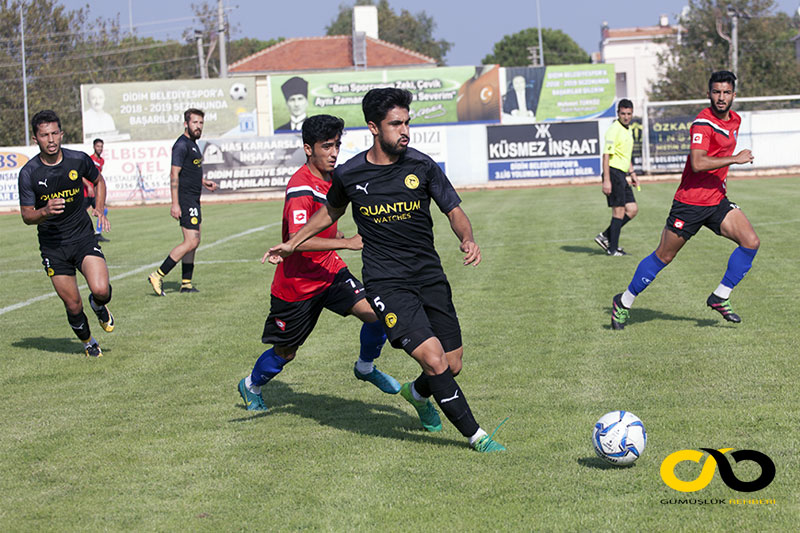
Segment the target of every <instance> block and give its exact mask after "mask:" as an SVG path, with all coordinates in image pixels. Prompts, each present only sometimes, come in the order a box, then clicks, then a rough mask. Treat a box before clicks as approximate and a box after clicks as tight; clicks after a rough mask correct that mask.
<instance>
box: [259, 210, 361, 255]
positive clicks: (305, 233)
mask: <svg viewBox="0 0 800 533" xmlns="http://www.w3.org/2000/svg"><path fill="white" fill-rule="evenodd" d="M345 209H346V208H344V207H341V208H336V207H332V206H330V205H326V206H325V209H319V210H318V211H317V212H316V213H314V214H313V215H312V216H311V218H310V219H308V222H307V223H306V225H305V226H303V227H302V228H300V231H298V232H297V233H295V234H294V235H293V236H292V237H291V238H290V239H289V240H288V241H286V242H282V243H280V244H278V245H275V246H273V247H272V248H270V249H269V250H267V253H265V254H264V257H262V258H261V263H264V262H266V261H269V262H270V263H272V264H273V265H277V264H278V263H280V262H281V261H283V258H284V257H289V256H290V255H291V254H292V253H294V251H295V250H296V249H297V247H298V246H300V245H301V244H302V243H304V242H305V241H307V240H308V239H310V238H311V237H313V236H314V235H316V234H317V233H319V232H320V231H322V230H324V229H326V228H328V227H330V226H331V225H332V224H333V223H334V222H336V221H337V220H339V217H341V216H342V215H343V214H344V212H345Z"/></svg>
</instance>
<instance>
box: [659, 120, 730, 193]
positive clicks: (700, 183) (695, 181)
mask: <svg viewBox="0 0 800 533" xmlns="http://www.w3.org/2000/svg"><path fill="white" fill-rule="evenodd" d="M741 123H742V119H741V117H740V116H739V115H738V114H736V112H735V111H731V112H730V118H728V120H720V119H718V118H717V117H716V115H714V113H713V112H712V111H711V108H709V107H707V108H705V109H703V110H702V111H701V112H700V114H699V115H697V118H695V119H694V122H692V127H691V129H690V134H691V136H692V144H691V149H692V150H705V151H706V152H707V153H708V155H709V156H710V157H730V156H732V155H733V151H734V149H736V139H737V137H738V136H739V125H740V124H741ZM690 158H691V156H689V157H687V158H686V166H684V167H683V175H682V176H681V184H680V186H679V187H678V191H677V192H676V193H675V199H676V200H677V201H679V202H682V203H684V204H690V205H704V206H708V205H717V204H719V203H720V202H721V201H722V199H723V198H725V182H726V180H727V178H728V166H724V167H722V168H718V169H716V170H707V171H704V172H695V171H693V170H692V163H691V160H690Z"/></svg>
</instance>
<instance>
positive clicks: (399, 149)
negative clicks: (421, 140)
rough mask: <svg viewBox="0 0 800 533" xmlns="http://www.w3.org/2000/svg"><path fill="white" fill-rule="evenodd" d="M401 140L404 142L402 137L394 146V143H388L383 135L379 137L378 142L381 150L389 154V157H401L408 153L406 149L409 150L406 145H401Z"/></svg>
mask: <svg viewBox="0 0 800 533" xmlns="http://www.w3.org/2000/svg"><path fill="white" fill-rule="evenodd" d="M401 140H402V137H400V139H397V142H396V143H394V144H392V143H389V142H387V141H386V139H384V138H383V136H382V135H380V136H378V142H379V143H380V145H381V150H383V152H384V153H385V154H388V155H391V156H401V155H403V154H404V153H406V149H407V148H408V145H407V144H406V145H402V144H400V141H401Z"/></svg>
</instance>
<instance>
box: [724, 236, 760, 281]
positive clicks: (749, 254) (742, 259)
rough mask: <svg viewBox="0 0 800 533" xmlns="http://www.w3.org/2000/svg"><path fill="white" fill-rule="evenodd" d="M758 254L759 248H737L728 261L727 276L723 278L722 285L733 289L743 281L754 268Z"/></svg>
mask: <svg viewBox="0 0 800 533" xmlns="http://www.w3.org/2000/svg"><path fill="white" fill-rule="evenodd" d="M756 252H758V248H756V249H755V250H753V249H752V248H745V247H743V246H739V247H738V248H736V249H735V250H734V251H733V253H731V256H730V258H729V259H728V270H726V271H725V275H724V276H723V277H722V285H725V286H726V287H730V288H731V289H732V288H734V287H735V286H736V285H737V284H738V283H739V282H740V281H742V278H743V277H744V275H745V274H747V271H748V270H750V267H752V266H753V259H754V258H755V256H756Z"/></svg>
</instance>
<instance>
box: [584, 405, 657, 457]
mask: <svg viewBox="0 0 800 533" xmlns="http://www.w3.org/2000/svg"><path fill="white" fill-rule="evenodd" d="M592 444H593V445H594V451H595V453H597V456H598V457H600V458H601V459H603V460H604V461H607V462H609V463H612V464H615V465H629V464H632V463H633V462H634V461H635V460H636V459H638V458H639V456H640V455H641V454H642V452H643V451H644V447H645V445H647V432H646V431H645V430H644V424H642V421H641V420H639V417H638V416H636V415H635V414H633V413H631V412H628V411H612V412H610V413H606V414H604V415H603V416H602V417H600V420H598V421H597V423H596V424H595V425H594V429H593V430H592Z"/></svg>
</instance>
